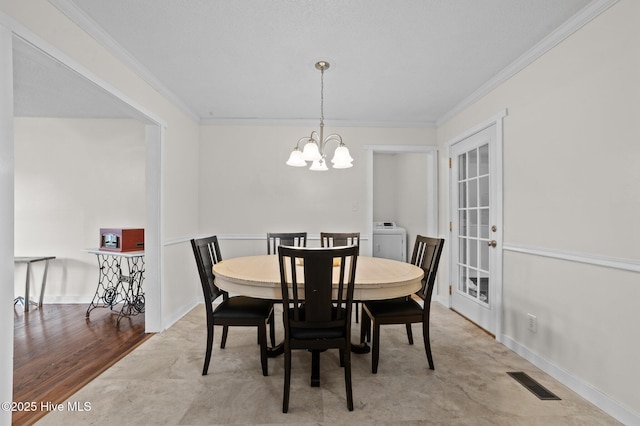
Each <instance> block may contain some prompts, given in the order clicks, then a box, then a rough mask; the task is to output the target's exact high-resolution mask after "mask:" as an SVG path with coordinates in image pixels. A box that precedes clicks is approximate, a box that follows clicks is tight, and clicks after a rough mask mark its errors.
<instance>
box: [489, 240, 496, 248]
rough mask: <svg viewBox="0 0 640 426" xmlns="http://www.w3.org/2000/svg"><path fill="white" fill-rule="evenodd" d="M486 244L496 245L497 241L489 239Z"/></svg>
mask: <svg viewBox="0 0 640 426" xmlns="http://www.w3.org/2000/svg"><path fill="white" fill-rule="evenodd" d="M487 245H488V246H489V247H495V246H497V245H498V243H497V242H496V240H491V241H487Z"/></svg>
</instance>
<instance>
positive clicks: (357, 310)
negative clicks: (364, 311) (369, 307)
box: [355, 302, 360, 324]
mask: <svg viewBox="0 0 640 426" xmlns="http://www.w3.org/2000/svg"><path fill="white" fill-rule="evenodd" d="M355 305H356V324H357V323H358V322H359V321H358V312H359V311H360V309H359V308H360V303H359V302H355Z"/></svg>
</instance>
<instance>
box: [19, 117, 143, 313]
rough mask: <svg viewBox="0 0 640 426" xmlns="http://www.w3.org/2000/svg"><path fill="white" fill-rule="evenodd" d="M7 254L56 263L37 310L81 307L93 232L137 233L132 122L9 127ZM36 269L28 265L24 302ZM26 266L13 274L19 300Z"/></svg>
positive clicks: (42, 122)
mask: <svg viewBox="0 0 640 426" xmlns="http://www.w3.org/2000/svg"><path fill="white" fill-rule="evenodd" d="M14 128H15V136H14V143H15V253H16V255H17V256H41V255H47V256H56V260H55V261H51V262H50V265H49V274H48V278H47V288H46V291H45V299H44V301H45V303H87V305H88V304H89V302H90V301H91V299H92V297H93V294H94V292H95V290H96V284H97V280H98V264H97V261H96V256H95V255H92V254H88V253H86V252H83V251H82V250H84V249H87V248H98V247H99V245H100V243H99V230H100V228H144V227H145V214H146V212H145V135H144V131H145V129H144V125H143V124H142V123H140V122H138V121H135V120H89V119H66V120H65V119H52V118H48V119H37V118H17V119H16V120H15V126H14ZM43 267H44V265H43V264H39V263H36V264H34V265H33V270H34V276H33V277H32V280H31V281H32V282H31V291H30V293H31V294H30V295H31V300H36V299H35V297H34V296H36V295H39V290H40V277H41V276H42V269H43ZM25 274H26V266H24V265H22V266H17V267H16V275H15V279H14V288H15V293H16V295H24V291H25V288H24V287H25Z"/></svg>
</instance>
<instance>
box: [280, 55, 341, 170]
mask: <svg viewBox="0 0 640 426" xmlns="http://www.w3.org/2000/svg"><path fill="white" fill-rule="evenodd" d="M316 68H317V69H318V70H319V71H320V133H319V134H318V132H316V131H315V130H314V131H312V132H311V136H309V137H304V138H301V139H300V140H299V141H298V143H296V146H295V148H293V151H292V152H291V155H290V156H289V159H288V160H287V165H289V166H293V167H306V166H307V165H308V164H307V161H310V162H311V167H309V170H316V171H324V170H328V168H327V164H326V161H325V157H326V154H325V147H326V146H327V143H329V142H331V141H335V142H337V143H338V147H337V148H336V150H335V152H334V154H333V158H332V159H331V163H332V164H333V168H334V169H348V168H349V167H353V164H352V163H353V158H351V155H349V150H348V149H347V146H346V145H345V144H344V142H342V137H340V135H338V134H335V133H334V134H332V135H329V136H327V137H326V138H325V137H324V71H325V70H327V69H329V62H327V61H319V62H316ZM301 142H306V143H305V144H304V148H303V149H302V151H300V143H301Z"/></svg>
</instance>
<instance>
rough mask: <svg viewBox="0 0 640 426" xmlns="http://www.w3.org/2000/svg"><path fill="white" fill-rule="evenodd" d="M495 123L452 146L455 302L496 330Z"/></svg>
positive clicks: (472, 317) (462, 310)
mask: <svg viewBox="0 0 640 426" xmlns="http://www.w3.org/2000/svg"><path fill="white" fill-rule="evenodd" d="M496 139H497V138H496V126H495V125H492V126H490V127H488V128H486V129H484V130H482V131H480V132H478V133H475V134H473V135H472V136H469V137H467V138H466V139H463V140H461V141H460V142H457V143H455V144H453V145H451V147H450V158H451V160H450V161H451V170H450V173H451V174H450V185H451V189H450V191H451V216H452V217H451V227H450V228H451V239H450V240H451V251H450V253H451V271H450V277H451V307H452V309H454V310H455V311H457V312H459V313H460V314H462V315H464V316H465V317H467V318H469V319H470V320H471V321H473V322H475V323H476V324H478V325H479V326H481V327H482V328H484V329H485V330H487V331H489V332H490V333H492V334H494V335H495V333H496V319H497V316H496V309H498V307H499V306H500V303H497V302H499V301H498V300H496V296H497V292H496V291H495V290H496V288H497V287H496V286H497V285H498V284H499V283H497V282H496V280H495V278H496V276H497V277H500V276H501V274H495V272H496V270H497V266H498V264H499V263H498V254H499V249H498V248H497V246H498V244H499V242H498V241H497V240H499V238H498V235H499V232H500V231H501V230H499V229H498V223H497V216H496V210H497V209H495V204H496V203H495V201H496V197H497V194H498V188H497V185H498V182H497V179H495V176H494V175H495V174H496V166H497V164H495V163H497V161H496V160H495V158H496V157H495V156H494V152H493V151H494V150H495V141H496Z"/></svg>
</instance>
